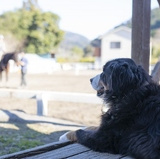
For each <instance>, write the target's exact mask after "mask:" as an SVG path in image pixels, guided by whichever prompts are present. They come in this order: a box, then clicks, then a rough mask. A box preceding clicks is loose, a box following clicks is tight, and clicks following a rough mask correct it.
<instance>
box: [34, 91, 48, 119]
mask: <svg viewBox="0 0 160 159" xmlns="http://www.w3.org/2000/svg"><path fill="white" fill-rule="evenodd" d="M36 100H37V115H39V116H47V115H48V99H47V95H46V94H44V93H41V94H37V95H36Z"/></svg>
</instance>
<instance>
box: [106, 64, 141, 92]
mask: <svg viewBox="0 0 160 159" xmlns="http://www.w3.org/2000/svg"><path fill="white" fill-rule="evenodd" d="M112 67H113V69H112V73H111V76H110V83H109V86H110V90H112V91H113V92H114V93H115V94H121V93H125V92H126V91H127V90H131V89H132V88H134V87H135V84H136V83H137V81H138V79H137V77H136V76H135V74H136V72H135V69H134V67H132V66H131V65H129V64H128V63H126V62H123V63H116V64H115V65H114V66H112Z"/></svg>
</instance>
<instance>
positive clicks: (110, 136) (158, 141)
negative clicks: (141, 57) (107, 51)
mask: <svg viewBox="0 0 160 159" xmlns="http://www.w3.org/2000/svg"><path fill="white" fill-rule="evenodd" d="M100 79H101V82H102V83H103V85H104V87H105V88H107V89H106V90H105V91H104V96H103V100H104V102H105V103H109V105H110V108H109V110H108V111H107V112H106V113H105V114H103V115H102V119H101V125H100V127H99V128H98V130H97V131H96V130H95V131H85V130H77V131H76V136H77V140H78V142H79V143H81V144H82V145H85V146H87V147H89V148H91V149H92V150H95V151H100V152H109V153H114V154H122V155H128V156H132V157H134V158H136V159H160V86H159V85H157V84H156V83H154V82H153V81H152V79H151V77H150V76H149V75H148V74H147V73H146V72H145V70H144V69H143V68H142V67H141V66H137V65H136V64H135V62H134V61H133V60H131V59H126V58H121V59H115V60H112V61H109V62H107V63H106V64H105V65H104V68H103V72H102V74H101V75H100Z"/></svg>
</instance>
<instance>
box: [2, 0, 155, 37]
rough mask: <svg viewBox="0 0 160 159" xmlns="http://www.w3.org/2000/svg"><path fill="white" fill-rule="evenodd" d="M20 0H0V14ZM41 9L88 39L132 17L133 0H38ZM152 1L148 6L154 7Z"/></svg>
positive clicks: (20, 3)
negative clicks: (58, 18) (55, 16)
mask: <svg viewBox="0 0 160 159" xmlns="http://www.w3.org/2000/svg"><path fill="white" fill-rule="evenodd" d="M22 2H23V0H0V14H2V13H3V12H6V11H9V10H12V11H13V10H15V9H18V8H21V7H22ZM38 3H39V6H40V8H41V9H42V10H43V11H51V12H53V13H56V14H57V15H58V16H59V17H60V22H59V26H60V28H61V29H62V30H64V31H71V32H74V33H78V34H81V35H83V36H85V37H87V38H88V39H89V40H93V39H94V38H96V37H98V36H100V35H102V34H105V33H106V32H108V31H109V30H111V29H113V28H114V27H115V26H117V25H119V24H121V23H123V22H125V21H127V20H129V19H130V18H131V17H132V0H38ZM157 7H158V2H157V0H151V8H152V9H153V8H157Z"/></svg>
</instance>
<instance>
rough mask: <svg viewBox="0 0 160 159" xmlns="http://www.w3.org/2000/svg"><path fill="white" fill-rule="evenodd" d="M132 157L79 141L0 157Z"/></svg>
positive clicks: (8, 158)
mask: <svg viewBox="0 0 160 159" xmlns="http://www.w3.org/2000/svg"><path fill="white" fill-rule="evenodd" d="M21 158H25V159H65V158H68V159H120V158H121V159H132V158H131V157H127V156H121V155H114V154H109V153H99V152H95V151H92V150H90V149H89V148H87V147H84V146H82V145H80V144H78V143H72V142H60V141H59V142H54V143H51V144H47V145H44V146H39V147H36V148H32V149H28V150H24V151H20V152H17V153H13V154H8V155H4V156H1V157H0V159H21Z"/></svg>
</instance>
